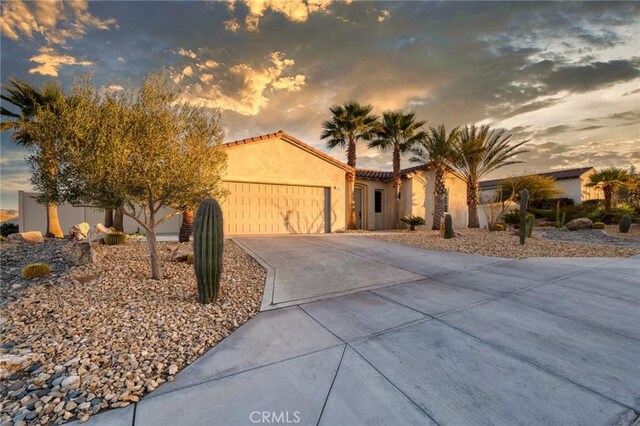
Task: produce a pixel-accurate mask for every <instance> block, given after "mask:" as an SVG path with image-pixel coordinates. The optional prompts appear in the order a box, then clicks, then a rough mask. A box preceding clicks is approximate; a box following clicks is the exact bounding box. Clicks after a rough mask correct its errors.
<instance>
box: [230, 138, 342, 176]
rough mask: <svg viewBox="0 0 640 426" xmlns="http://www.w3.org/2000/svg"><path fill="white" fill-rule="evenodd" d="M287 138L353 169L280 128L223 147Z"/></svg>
mask: <svg viewBox="0 0 640 426" xmlns="http://www.w3.org/2000/svg"><path fill="white" fill-rule="evenodd" d="M278 138H281V139H285V140H287V141H289V142H291V143H293V144H294V145H297V146H299V147H300V148H302V149H304V150H305V151H307V152H310V153H311V154H314V155H316V156H317V157H320V158H322V159H323V160H325V161H328V162H329V163H332V164H333V165H335V166H338V167H340V168H342V169H344V170H346V171H348V172H351V171H353V168H352V167H351V166H349V165H348V164H346V163H343V162H342V161H339V160H336V159H335V158H333V157H332V156H330V155H329V154H325V153H324V152H322V151H320V150H318V149H316V148H314V147H312V146H311V145H307V144H306V143H304V142H302V141H301V140H300V139H297V138H295V137H293V136H291V135H289V134H287V133H285V132H283V131H282V130H278V131H277V132H276V133H267V134H266V135H260V136H254V137H252V138H246V139H239V140H237V141H231V142H226V143H224V144H222V146H223V147H226V148H231V147H234V146H241V145H246V144H250V143H252V142H260V141H265V140H269V139H278Z"/></svg>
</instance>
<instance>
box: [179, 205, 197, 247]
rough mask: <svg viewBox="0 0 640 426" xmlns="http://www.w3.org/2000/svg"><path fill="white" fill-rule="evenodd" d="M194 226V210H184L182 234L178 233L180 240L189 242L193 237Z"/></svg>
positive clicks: (181, 226)
mask: <svg viewBox="0 0 640 426" xmlns="http://www.w3.org/2000/svg"><path fill="white" fill-rule="evenodd" d="M192 228H193V210H183V211H182V224H181V225H180V234H179V235H178V241H179V242H181V243H188V242H189V240H190V238H191V231H192Z"/></svg>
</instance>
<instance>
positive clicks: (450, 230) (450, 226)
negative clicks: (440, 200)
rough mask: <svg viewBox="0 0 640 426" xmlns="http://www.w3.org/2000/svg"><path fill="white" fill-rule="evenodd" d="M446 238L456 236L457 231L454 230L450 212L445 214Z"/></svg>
mask: <svg viewBox="0 0 640 426" xmlns="http://www.w3.org/2000/svg"><path fill="white" fill-rule="evenodd" d="M443 236H444V238H446V239H449V238H455V236H456V233H455V231H454V230H453V219H452V218H451V215H450V214H445V215H444V235H443Z"/></svg>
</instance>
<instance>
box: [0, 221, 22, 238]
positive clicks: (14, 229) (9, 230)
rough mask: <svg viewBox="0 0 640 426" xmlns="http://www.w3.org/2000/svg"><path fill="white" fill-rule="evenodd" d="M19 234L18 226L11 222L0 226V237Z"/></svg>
mask: <svg viewBox="0 0 640 426" xmlns="http://www.w3.org/2000/svg"><path fill="white" fill-rule="evenodd" d="M18 232H20V230H19V228H18V225H17V224H15V223H12V222H5V223H3V224H2V225H0V235H2V236H3V237H8V236H9V235H11V234H17V233H18Z"/></svg>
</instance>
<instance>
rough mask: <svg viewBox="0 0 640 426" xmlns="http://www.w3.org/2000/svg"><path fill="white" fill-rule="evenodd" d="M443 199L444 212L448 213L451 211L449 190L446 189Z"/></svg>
mask: <svg viewBox="0 0 640 426" xmlns="http://www.w3.org/2000/svg"><path fill="white" fill-rule="evenodd" d="M443 198H444V200H443V201H442V211H443V212H445V213H446V212H448V211H449V188H445V189H444V196H443Z"/></svg>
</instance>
